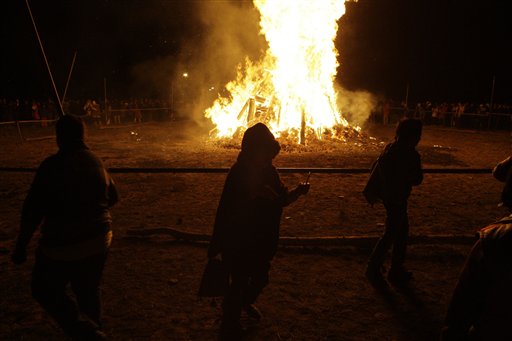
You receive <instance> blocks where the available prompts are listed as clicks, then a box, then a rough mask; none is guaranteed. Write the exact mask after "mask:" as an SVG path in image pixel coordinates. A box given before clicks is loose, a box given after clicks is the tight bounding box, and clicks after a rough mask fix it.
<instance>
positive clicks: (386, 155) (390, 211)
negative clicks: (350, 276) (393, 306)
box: [366, 118, 423, 286]
mask: <svg viewBox="0 0 512 341" xmlns="http://www.w3.org/2000/svg"><path fill="white" fill-rule="evenodd" d="M421 131H422V123H421V121H420V120H417V119H412V118H408V119H404V120H401V121H400V122H399V123H398V125H397V128H396V133H395V141H394V142H392V143H390V144H388V145H387V146H386V148H385V149H384V151H383V152H382V154H381V156H380V157H379V166H380V171H381V175H382V184H381V187H382V191H381V196H382V198H381V199H382V202H383V203H384V207H385V209H386V228H385V231H384V235H383V236H382V237H381V238H380V239H379V241H378V242H377V244H376V245H375V247H374V249H373V252H372V254H371V255H370V259H369V261H368V267H367V268H366V277H367V278H368V280H369V281H370V282H371V283H372V284H373V285H375V286H385V285H387V282H386V280H385V279H384V277H383V275H382V272H381V269H382V265H383V263H384V258H385V256H386V253H387V251H388V250H389V249H390V248H391V246H393V251H392V255H391V267H390V269H389V272H388V280H389V281H390V282H392V283H394V284H397V285H403V284H406V283H407V282H408V281H409V280H410V279H411V278H412V273H411V272H410V271H407V270H406V268H405V266H404V262H405V255H406V250H407V238H408V236H409V218H408V216H407V200H408V198H409V195H410V194H411V190H412V186H417V185H419V184H421V182H422V181H423V171H422V169H421V158H420V155H419V154H418V152H417V151H416V146H417V145H418V143H419V141H420V139H421Z"/></svg>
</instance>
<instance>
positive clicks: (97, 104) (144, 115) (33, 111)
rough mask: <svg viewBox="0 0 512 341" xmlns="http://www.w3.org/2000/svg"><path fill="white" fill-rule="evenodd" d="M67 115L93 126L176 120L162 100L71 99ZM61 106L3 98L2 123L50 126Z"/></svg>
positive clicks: (0, 107) (0, 102)
mask: <svg viewBox="0 0 512 341" xmlns="http://www.w3.org/2000/svg"><path fill="white" fill-rule="evenodd" d="M62 106H63V110H64V112H65V113H68V114H74V115H77V116H81V117H83V119H84V120H85V121H86V122H88V123H90V124H93V125H110V124H121V123H131V122H133V123H140V122H142V121H165V120H170V119H172V118H173V113H172V110H171V108H170V105H169V103H168V102H167V101H165V100H160V99H149V98H143V99H133V98H131V99H113V100H109V101H107V103H106V105H105V101H97V100H95V99H87V100H78V99H70V100H66V101H64V103H62ZM59 111H60V109H59V104H58V103H56V101H54V100H53V99H51V98H49V99H47V100H20V99H6V98H3V99H0V122H11V121H33V120H35V121H41V125H43V126H44V125H46V124H47V121H48V120H54V119H56V118H57V117H58V115H59Z"/></svg>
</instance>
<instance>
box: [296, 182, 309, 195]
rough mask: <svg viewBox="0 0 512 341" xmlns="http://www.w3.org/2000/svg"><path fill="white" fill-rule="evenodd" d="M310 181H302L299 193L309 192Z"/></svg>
mask: <svg viewBox="0 0 512 341" xmlns="http://www.w3.org/2000/svg"><path fill="white" fill-rule="evenodd" d="M309 187H310V185H309V183H300V184H299V185H298V186H297V189H296V190H297V193H298V194H299V195H304V194H307V193H308V192H309Z"/></svg>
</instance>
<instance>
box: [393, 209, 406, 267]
mask: <svg viewBox="0 0 512 341" xmlns="http://www.w3.org/2000/svg"><path fill="white" fill-rule="evenodd" d="M395 215H396V229H395V233H394V236H395V239H394V243H393V251H392V253H391V268H392V269H393V268H395V269H402V268H404V263H405V256H406V253H407V240H408V238H409V219H408V217H407V206H405V205H404V206H402V207H399V208H398V211H397V212H396V213H395Z"/></svg>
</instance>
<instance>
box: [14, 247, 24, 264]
mask: <svg viewBox="0 0 512 341" xmlns="http://www.w3.org/2000/svg"><path fill="white" fill-rule="evenodd" d="M26 260H27V251H26V250H25V249H19V248H16V249H14V252H13V253H12V255H11V261H12V262H13V263H14V264H18V265H19V264H23V263H25V261H26Z"/></svg>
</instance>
